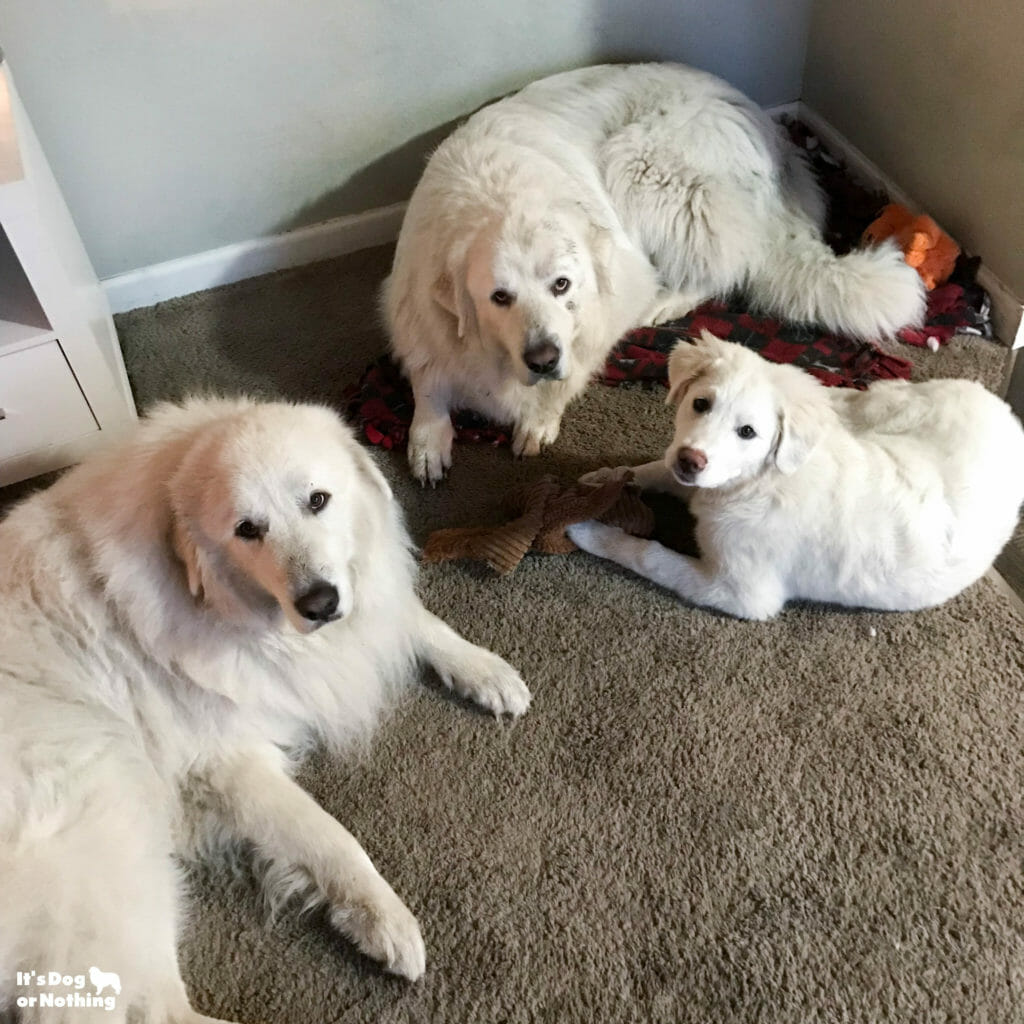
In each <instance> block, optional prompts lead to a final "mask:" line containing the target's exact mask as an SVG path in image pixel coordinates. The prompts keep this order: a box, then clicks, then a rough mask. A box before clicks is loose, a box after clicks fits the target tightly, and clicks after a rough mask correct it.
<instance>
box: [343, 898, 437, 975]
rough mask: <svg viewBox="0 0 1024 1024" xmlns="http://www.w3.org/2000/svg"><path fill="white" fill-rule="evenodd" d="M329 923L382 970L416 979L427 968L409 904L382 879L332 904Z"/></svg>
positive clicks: (425, 954) (419, 935) (417, 924)
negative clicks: (360, 893) (348, 899)
mask: <svg viewBox="0 0 1024 1024" xmlns="http://www.w3.org/2000/svg"><path fill="white" fill-rule="evenodd" d="M330 918H331V924H333V925H334V927H335V928H337V929H338V930H339V931H340V932H342V933H343V934H344V935H347V936H348V937H349V938H350V939H351V940H352V941H353V942H354V943H355V944H356V945H357V946H358V947H359V948H360V950H362V951H363V952H364V953H365V954H366V955H367V956H368V957H371V958H372V959H374V960H378V961H379V962H380V963H382V964H383V965H384V967H385V969H386V970H388V971H390V972H391V973H392V974H398V975H400V976H401V977H403V978H408V979H409V981H417V980H418V979H419V978H421V977H422V976H423V972H424V971H425V970H426V968H427V950H426V947H425V946H424V945H423V936H422V935H421V934H420V926H419V923H418V922H417V921H416V918H415V917H414V916H413V915H412V912H411V911H410V910H409V908H408V907H407V906H406V905H405V904H404V903H403V902H402V901H401V900H400V899H399V898H398V896H397V895H396V894H395V891H394V890H393V889H392V888H391V886H390V885H388V883H387V882H385V881H384V879H383V878H381V879H380V880H379V884H378V885H376V886H374V887H373V889H372V890H371V891H369V892H367V893H365V894H364V895H363V896H362V897H360V898H357V899H355V900H352V901H351V902H346V905H344V906H338V905H335V906H332V907H331V910H330Z"/></svg>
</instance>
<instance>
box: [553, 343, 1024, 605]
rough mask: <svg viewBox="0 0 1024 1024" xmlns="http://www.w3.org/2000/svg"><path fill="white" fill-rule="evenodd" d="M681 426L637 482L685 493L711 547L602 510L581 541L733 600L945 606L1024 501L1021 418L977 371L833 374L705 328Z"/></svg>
mask: <svg viewBox="0 0 1024 1024" xmlns="http://www.w3.org/2000/svg"><path fill="white" fill-rule="evenodd" d="M669 370H670V374H669V379H670V382H671V391H670V395H669V400H670V401H673V402H676V403H677V404H678V407H679V408H678V411H677V413H676V429H675V438H674V439H673V441H672V443H671V444H670V445H669V446H668V449H667V450H666V452H665V458H664V461H662V462H652V463H648V464H646V465H643V466H638V467H636V468H635V469H634V470H632V471H630V470H629V469H628V468H627V467H621V468H619V469H614V470H598V471H597V472H596V473H592V474H588V475H587V476H585V477H584V478H583V479H584V480H585V481H591V482H596V481H599V480H604V479H608V478H609V477H610V476H615V475H621V474H623V473H626V472H632V473H633V474H634V479H635V481H636V483H637V484H638V486H640V487H641V488H650V489H661V490H668V491H673V490H675V491H676V492H677V493H680V494H681V495H684V496H686V497H687V498H688V500H689V503H690V509H691V511H692V512H693V514H694V515H695V516H696V518H697V527H696V534H697V544H698V546H699V549H700V553H701V557H700V558H699V559H698V558H690V557H687V556H686V555H682V554H678V553H677V552H675V551H671V550H669V549H667V548H665V547H663V546H662V545H660V544H658V543H657V542H655V541H647V540H640V539H638V538H635V537H629V536H627V535H626V534H624V533H623V532H622V531H621V530H616V529H613V528H611V527H608V526H604V525H602V524H600V523H593V522H589V523H582V524H580V525H577V526H574V527H570V529H569V536H570V537H572V539H573V540H574V541H575V542H576V543H577V544H578V545H579V546H580V547H581V548H583V549H584V550H586V551H589V552H591V553H592V554H595V555H600V556H601V557H603V558H608V559H611V560H612V561H614V562H617V563H618V564H619V565H622V566H625V567H626V568H628V569H632V570H633V571H634V572H636V573H639V574H640V575H642V576H646V577H647V578H648V579H650V580H653V581H654V582H655V583H659V584H661V585H662V586H664V587H668V588H669V589H670V590H674V591H675V592H676V593H677V594H679V596H680V597H683V598H685V599H686V600H688V601H693V602H695V603H696V604H702V605H709V606H710V607H712V608H717V609H720V610H721V611H724V612H727V613H729V614H730V615H737V616H740V617H741V618H747V619H765V618H769V617H770V616H772V615H775V614H776V613H777V612H778V611H780V610H781V609H782V607H783V605H784V604H785V603H786V602H787V601H789V600H792V599H798V598H802V599H806V600H810V601H827V602H832V603H835V604H844V605H853V606H857V607H864V608H879V609H885V610H891V611H900V610H912V609H916V608H925V607H928V606H931V605H936V604H939V603H941V602H943V601H946V600H948V599H949V598H951V597H953V596H954V595H955V594H957V593H959V592H960V591H961V590H963V589H964V588H965V587H966V586H968V585H969V584H971V583H973V582H974V581H975V580H977V579H978V578H979V577H980V576H981V575H982V574H983V573H984V572H985V571H986V570H987V569H988V567H989V566H990V565H991V564H992V561H993V559H994V558H995V557H996V555H997V554H998V553H999V551H1000V550H1001V548H1002V547H1003V545H1004V544H1005V543H1006V541H1007V540H1008V539H1009V537H1010V535H1011V533H1012V532H1013V529H1014V527H1015V525H1016V522H1017V516H1018V512H1019V509H1020V505H1021V502H1022V501H1024V473H1022V472H1021V467H1024V429H1022V428H1021V425H1020V422H1019V421H1018V420H1017V418H1016V417H1015V416H1014V415H1013V413H1012V412H1011V411H1010V408H1009V406H1007V405H1006V403H1005V402H1001V401H1000V400H999V399H998V398H996V397H995V396H994V395H992V394H990V393H989V392H987V391H986V390H985V389H984V388H983V387H982V386H981V385H980V384H976V383H974V382H972V381H964V380H935V381H929V382H928V383H924V384H908V383H905V382H903V381H884V382H880V383H877V384H874V385H872V387H871V388H870V389H869V390H868V391H853V390H847V389H840V388H825V387H823V386H821V385H820V384H819V383H818V381H817V380H816V379H815V378H814V377H812V376H811V375H810V374H807V373H803V372H802V371H800V370H798V369H796V368H795V367H792V366H777V365H774V364H772V363H769V362H768V361H767V360H765V359H762V358H761V357H760V356H758V355H757V354H755V353H754V352H751V351H749V350H748V349H745V348H742V347H741V346H739V345H736V344H732V343H730V342H723V341H720V340H719V339H717V338H714V337H712V336H711V335H710V334H707V333H705V334H704V335H703V337H702V338H701V339H700V340H699V341H698V342H696V343H695V344H692V345H691V344H687V343H685V342H684V343H683V344H681V345H679V346H678V347H677V348H676V350H675V351H674V352H673V354H672V357H671V360H670V363H669Z"/></svg>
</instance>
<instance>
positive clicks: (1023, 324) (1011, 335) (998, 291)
mask: <svg viewBox="0 0 1024 1024" xmlns="http://www.w3.org/2000/svg"><path fill="white" fill-rule="evenodd" d="M799 117H800V119H801V120H802V121H803V122H804V124H806V125H807V127H808V128H810V129H811V130H812V131H813V132H814V133H815V134H816V135H817V136H818V137H819V138H820V139H821V141H822V142H823V143H824V144H825V146H826V148H827V149H828V150H829V151H830V152H832V153H835V155H836V156H838V157H840V158H841V159H842V161H843V162H844V163H845V164H846V167H847V170H849V171H850V173H851V174H852V175H853V176H854V177H855V178H858V179H860V181H862V182H863V183H864V184H865V185H869V186H870V187H872V188H876V189H879V190H880V191H882V192H885V193H886V195H888V196H889V198H890V199H893V200H894V201H895V202H897V203H902V204H903V205H904V206H906V207H909V208H910V209H911V210H918V211H919V210H920V209H921V204H920V203H916V202H914V200H913V199H912V198H911V197H910V196H909V195H907V193H906V192H904V191H903V189H901V188H900V187H899V185H897V184H896V182H895V181H893V179H892V178H890V177H889V176H888V175H887V174H886V173H885V172H884V171H883V170H882V169H881V168H880V167H879V166H878V165H877V164H875V163H874V162H873V161H871V160H869V159H868V158H867V157H866V156H865V155H864V154H863V153H862V152H861V151H860V150H859V149H858V148H857V147H856V146H855V145H854V144H853V143H852V142H850V140H849V139H847V138H846V136H845V135H843V134H842V133H841V132H840V131H839V130H838V129H837V128H835V127H833V126H832V125H831V124H829V122H828V121H826V120H825V118H823V117H822V116H821V114H819V113H818V112H817V111H816V110H814V109H813V108H812V107H809V106H807V104H806V103H800V110H799ZM939 226H940V227H942V225H941V224H940V225H939ZM943 230H944V231H945V228H943ZM946 233H947V234H950V232H946ZM978 284H980V285H981V286H982V288H984V289H985V291H987V292H988V294H989V296H990V297H991V299H992V321H993V324H994V325H995V329H996V336H997V337H998V338H999V340H1000V341H1001V342H1002V343H1003V344H1004V345H1007V346H1008V347H1010V348H1021V347H1022V346H1024V315H1022V314H1024V306H1022V304H1021V300H1020V299H1019V298H1017V297H1016V296H1015V295H1014V294H1013V292H1012V291H1011V290H1010V288H1009V287H1008V286H1007V285H1006V284H1004V283H1003V282H1002V281H1001V280H1000V279H999V278H998V277H996V275H995V274H993V273H992V271H991V270H990V269H989V268H988V267H987V266H985V264H984V263H983V264H982V266H981V269H980V270H979V271H978Z"/></svg>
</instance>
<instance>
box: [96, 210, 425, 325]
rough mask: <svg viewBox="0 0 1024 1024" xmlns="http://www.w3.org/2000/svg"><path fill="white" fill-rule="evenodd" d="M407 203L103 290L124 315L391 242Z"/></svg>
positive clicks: (158, 269)
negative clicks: (252, 278)
mask: <svg viewBox="0 0 1024 1024" xmlns="http://www.w3.org/2000/svg"><path fill="white" fill-rule="evenodd" d="M405 207H406V204H405V203H394V204H393V205H391V206H381V207H378V208H377V209H375V210H367V211H366V212H365V213H357V214H353V215H351V216H347V217H337V218H335V219H334V220H328V221H323V222H322V223H320V224H313V225H311V226H310V227H307V228H298V229H296V230H295V231H286V232H284V233H282V234H279V235H270V236H269V237H267V238H256V239H253V240H251V241H248V242H238V243H236V244H234V245H225V246H223V247H221V248H220V249H209V250H207V251H206V252H199V253H196V254H195V255H194V256H184V257H182V258H181V259H177V260H168V261H167V262H166V263H156V264H154V265H153V266H150V267H141V268H140V269H139V270H132V271H129V272H128V273H127V274H118V275H117V276H115V277H108V278H106V279H105V280H104V281H103V282H102V284H103V288H104V290H105V291H106V293H107V299H108V301H109V302H110V308H111V311H112V312H114V313H124V312H126V311H127V310H129V309H137V308H138V307H139V306H152V305H154V304H155V303H157V302H163V301H164V300H165V299H173V298H177V297H178V296H179V295H191V294H192V293H193V292H201V291H204V290H205V289H207V288H216V287H217V286H218V285H222V284H231V283H233V282H234V281H241V280H243V279H244V278H247V277H256V276H258V275H259V274H269V273H270V272H272V271H274V270H284V269H286V268H288V267H299V266H302V265H303V264H306V263H314V262H316V261H317V260H327V259H332V258H334V257H336V256H345V255H347V254H348V253H350V252H356V251H358V250H359V249H368V248H370V247H371V246H374V245H383V244H384V243H386V242H393V241H394V240H395V239H396V238H397V237H398V229H399V228H400V227H401V225H402V217H403V216H404V215H405Z"/></svg>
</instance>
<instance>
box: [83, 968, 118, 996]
mask: <svg viewBox="0 0 1024 1024" xmlns="http://www.w3.org/2000/svg"><path fill="white" fill-rule="evenodd" d="M89 980H90V981H91V982H92V985H93V988H94V989H95V990H96V992H95V995H98V996H99V995H102V994H103V990H104V989H105V988H109V989H111V990H112V991H114V992H115V993H116V994H117V995H120V994H121V979H120V978H119V977H118V976H117V975H116V974H115V973H114V972H113V971H101V970H100V969H99V968H98V967H90V968H89Z"/></svg>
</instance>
